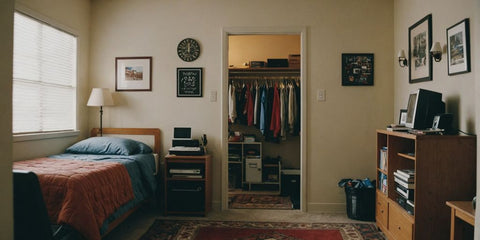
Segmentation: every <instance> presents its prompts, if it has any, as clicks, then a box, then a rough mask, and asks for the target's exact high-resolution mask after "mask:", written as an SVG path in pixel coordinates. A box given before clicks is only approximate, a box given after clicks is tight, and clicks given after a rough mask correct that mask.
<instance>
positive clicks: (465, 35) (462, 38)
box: [447, 18, 470, 75]
mask: <svg viewBox="0 0 480 240" xmlns="http://www.w3.org/2000/svg"><path fill="white" fill-rule="evenodd" d="M447 58H448V63H447V64H448V75H456V74H461V73H467V72H470V21H469V19H468V18H466V19H463V20H462V21H460V22H459V23H457V24H455V25H453V26H451V27H449V28H447Z"/></svg>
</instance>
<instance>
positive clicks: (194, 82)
mask: <svg viewBox="0 0 480 240" xmlns="http://www.w3.org/2000/svg"><path fill="white" fill-rule="evenodd" d="M177 97H202V68H177Z"/></svg>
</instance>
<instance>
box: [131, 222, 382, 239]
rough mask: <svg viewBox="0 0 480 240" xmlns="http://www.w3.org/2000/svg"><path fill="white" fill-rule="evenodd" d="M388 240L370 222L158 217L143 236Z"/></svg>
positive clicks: (164, 237) (172, 237) (151, 237)
mask: <svg viewBox="0 0 480 240" xmlns="http://www.w3.org/2000/svg"><path fill="white" fill-rule="evenodd" d="M166 239H176V240H204V239H208V240H233V239H238V240H250V239H265V240H300V239H302V240H317V239H321V240H385V237H384V235H383V234H382V233H381V232H379V231H378V230H377V227H376V226H375V225H374V224H370V223H286V222H238V221H187V220H155V222H154V223H153V225H152V226H151V227H150V229H149V230H148V231H147V232H146V233H145V234H144V235H143V236H142V237H141V238H140V240H166Z"/></svg>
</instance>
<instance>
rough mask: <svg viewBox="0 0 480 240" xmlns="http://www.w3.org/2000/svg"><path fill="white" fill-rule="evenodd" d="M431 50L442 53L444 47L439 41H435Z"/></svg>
mask: <svg viewBox="0 0 480 240" xmlns="http://www.w3.org/2000/svg"><path fill="white" fill-rule="evenodd" d="M430 52H432V53H441V52H442V47H441V46H440V43H439V42H435V44H433V46H432V49H430Z"/></svg>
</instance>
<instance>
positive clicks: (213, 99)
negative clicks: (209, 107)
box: [210, 90, 217, 102]
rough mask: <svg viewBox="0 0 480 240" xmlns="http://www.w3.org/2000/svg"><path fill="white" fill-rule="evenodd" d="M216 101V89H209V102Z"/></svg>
mask: <svg viewBox="0 0 480 240" xmlns="http://www.w3.org/2000/svg"><path fill="white" fill-rule="evenodd" d="M216 101H217V91H215V90H211V91H210V102H216Z"/></svg>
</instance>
